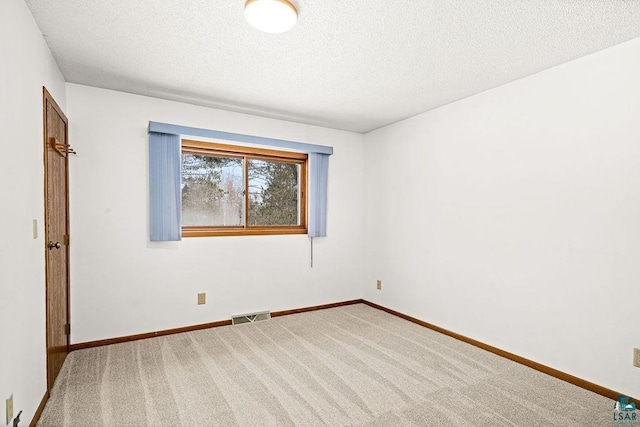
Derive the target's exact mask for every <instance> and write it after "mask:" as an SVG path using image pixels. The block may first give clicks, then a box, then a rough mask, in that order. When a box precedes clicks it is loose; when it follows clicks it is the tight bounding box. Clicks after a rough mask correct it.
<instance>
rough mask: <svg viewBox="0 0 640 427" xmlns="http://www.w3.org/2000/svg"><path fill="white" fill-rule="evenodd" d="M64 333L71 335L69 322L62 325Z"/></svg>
mask: <svg viewBox="0 0 640 427" xmlns="http://www.w3.org/2000/svg"><path fill="white" fill-rule="evenodd" d="M64 333H65V334H66V335H71V323H67V324H66V325H64Z"/></svg>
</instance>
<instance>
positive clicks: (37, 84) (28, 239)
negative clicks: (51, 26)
mask: <svg viewBox="0 0 640 427" xmlns="http://www.w3.org/2000/svg"><path fill="white" fill-rule="evenodd" d="M43 85H45V86H46V87H47V89H48V90H49V92H51V94H52V95H53V96H54V98H55V99H56V101H57V102H58V104H59V105H60V106H61V108H63V109H64V107H65V86H64V80H63V78H62V75H61V74H60V71H59V70H58V68H57V66H56V64H55V62H54V61H53V58H52V57H51V54H50V52H49V49H48V48H47V46H46V44H45V43H44V40H43V39H42V36H41V34H40V31H39V30H38V28H37V26H36V24H35V22H34V21H33V18H32V17H31V14H30V12H29V10H28V9H27V7H26V5H25V3H24V2H23V1H22V0H2V1H1V2H0V129H2V139H1V141H0V144H1V145H2V155H1V156H0V178H2V181H3V184H2V206H3V209H2V213H0V227H1V228H2V241H3V244H2V245H0V340H1V344H0V349H1V350H0V404H1V406H0V408H2V409H1V412H0V413H1V416H0V419H1V420H2V421H0V424H2V425H4V421H5V418H4V415H5V410H4V400H5V399H6V398H8V397H9V395H10V394H11V393H13V395H14V413H15V414H17V413H18V412H19V411H20V410H22V411H24V412H23V415H22V417H21V419H22V423H23V424H28V423H29V421H30V419H31V417H32V416H33V413H34V411H35V410H36V408H37V407H38V404H39V403H40V400H41V399H42V397H43V395H44V393H45V390H46V382H47V381H46V358H45V345H46V343H45V299H44V298H45V277H44V256H45V252H44V237H43V235H44V166H43V141H42V86H43ZM33 219H37V220H38V226H39V230H38V234H39V237H38V238H37V239H33V235H32V220H33Z"/></svg>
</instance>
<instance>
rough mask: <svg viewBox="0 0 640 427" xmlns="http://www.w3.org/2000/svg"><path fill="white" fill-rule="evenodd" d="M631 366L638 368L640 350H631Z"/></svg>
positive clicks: (639, 365)
mask: <svg viewBox="0 0 640 427" xmlns="http://www.w3.org/2000/svg"><path fill="white" fill-rule="evenodd" d="M633 366H635V367H636V368H640V348H634V349H633Z"/></svg>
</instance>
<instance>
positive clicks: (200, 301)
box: [198, 292, 207, 305]
mask: <svg viewBox="0 0 640 427" xmlns="http://www.w3.org/2000/svg"><path fill="white" fill-rule="evenodd" d="M206 303H207V294H206V293H204V292H203V293H201V294H198V305H202V304H206Z"/></svg>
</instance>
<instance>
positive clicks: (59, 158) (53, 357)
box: [43, 88, 70, 389]
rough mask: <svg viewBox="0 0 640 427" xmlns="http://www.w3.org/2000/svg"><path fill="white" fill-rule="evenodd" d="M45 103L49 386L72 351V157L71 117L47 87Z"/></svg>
mask: <svg viewBox="0 0 640 427" xmlns="http://www.w3.org/2000/svg"><path fill="white" fill-rule="evenodd" d="M43 104H44V169H45V178H44V182H45V184H44V185H45V208H44V210H45V239H44V242H45V249H44V251H45V254H46V255H45V264H46V310H47V387H48V388H49V389H51V387H52V386H53V383H54V381H55V380H56V377H57V376H58V373H59V372H60V369H61V368H62V364H63V363H64V360H65V358H66V357H67V354H68V353H69V333H70V323H69V245H68V243H69V159H68V153H69V151H70V147H69V144H68V140H67V139H68V132H67V125H68V122H67V118H66V117H65V115H64V114H63V113H62V110H61V109H60V107H58V104H56V102H55V101H54V100H53V98H52V97H51V95H50V94H49V92H48V91H47V89H46V88H43Z"/></svg>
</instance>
